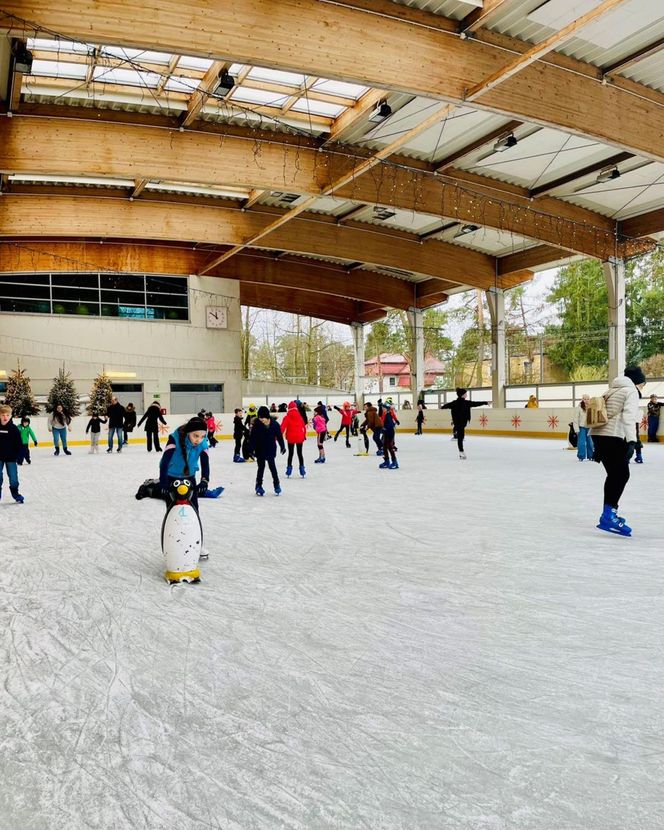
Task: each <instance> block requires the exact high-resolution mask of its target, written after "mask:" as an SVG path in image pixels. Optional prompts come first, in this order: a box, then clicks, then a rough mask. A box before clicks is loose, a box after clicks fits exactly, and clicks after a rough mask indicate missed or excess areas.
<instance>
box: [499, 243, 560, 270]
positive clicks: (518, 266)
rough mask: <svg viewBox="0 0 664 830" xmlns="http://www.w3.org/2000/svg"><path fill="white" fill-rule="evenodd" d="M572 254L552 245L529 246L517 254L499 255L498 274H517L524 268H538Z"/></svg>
mask: <svg viewBox="0 0 664 830" xmlns="http://www.w3.org/2000/svg"><path fill="white" fill-rule="evenodd" d="M569 256H572V255H571V254H570V252H569V251H566V250H565V249H564V248H554V247H553V246H551V245H538V246H537V247H535V248H527V249H526V250H525V251H519V252H518V253H515V254H507V255H506V256H502V257H498V274H499V276H501V277H505V276H508V275H509V274H515V273H518V272H520V271H523V270H524V269H530V268H536V267H537V266H538V265H547V264H548V263H550V262H558V261H559V260H561V259H566V258H567V257H569Z"/></svg>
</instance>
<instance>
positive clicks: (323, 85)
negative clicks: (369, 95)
mask: <svg viewBox="0 0 664 830" xmlns="http://www.w3.org/2000/svg"><path fill="white" fill-rule="evenodd" d="M312 89H315V90H316V91H317V92H329V93H330V95H340V96H341V97H342V98H352V99H353V100H354V101H357V99H358V98H361V97H362V96H363V95H364V93H365V92H368V91H369V87H368V86H359V84H347V83H345V82H344V81H328V80H326V79H325V78H321V79H320V80H319V81H316V83H315V84H314V85H313V87H312Z"/></svg>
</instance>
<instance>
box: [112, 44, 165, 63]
mask: <svg viewBox="0 0 664 830" xmlns="http://www.w3.org/2000/svg"><path fill="white" fill-rule="evenodd" d="M101 53H102V55H104V56H105V57H111V58H120V60H130V61H134V62H136V63H163V64H164V66H165V65H167V64H168V62H169V61H170V59H171V57H172V55H169V54H167V53H166V52H152V51H150V50H149V49H125V48H124V47H122V46H102V47H101Z"/></svg>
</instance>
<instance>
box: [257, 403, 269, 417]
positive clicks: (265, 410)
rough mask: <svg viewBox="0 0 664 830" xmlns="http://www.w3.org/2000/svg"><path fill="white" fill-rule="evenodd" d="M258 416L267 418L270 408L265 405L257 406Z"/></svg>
mask: <svg viewBox="0 0 664 830" xmlns="http://www.w3.org/2000/svg"><path fill="white" fill-rule="evenodd" d="M258 417H259V418H269V417H270V410H269V409H268V408H267V406H259V407H258Z"/></svg>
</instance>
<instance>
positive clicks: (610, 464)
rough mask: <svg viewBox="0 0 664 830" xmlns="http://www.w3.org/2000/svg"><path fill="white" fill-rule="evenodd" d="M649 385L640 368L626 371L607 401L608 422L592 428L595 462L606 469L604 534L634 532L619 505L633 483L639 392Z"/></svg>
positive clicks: (614, 383) (612, 386)
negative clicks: (631, 459)
mask: <svg viewBox="0 0 664 830" xmlns="http://www.w3.org/2000/svg"><path fill="white" fill-rule="evenodd" d="M645 382H646V378H645V375H644V374H643V372H642V371H641V369H640V367H638V366H629V367H628V368H627V369H625V376H624V377H617V378H614V379H613V380H612V381H611V383H610V384H609V389H608V391H607V392H605V393H604V395H603V397H604V400H605V402H606V414H607V418H608V420H607V422H606V423H605V424H602V426H597V427H592V428H591V435H592V440H593V442H594V445H595V452H594V456H593V460H594V461H597V462H598V463H600V464H602V465H603V466H604V469H605V470H606V480H605V482H604V510H603V512H602V515H601V516H600V519H599V524H598V525H597V527H598V528H600V530H607V531H609V532H610V533H619V534H620V535H622V536H630V535H631V532H632V530H631V528H630V527H629V526H628V525H627V523H626V522H625V519H624V518H622V517H621V516H618V502H619V501H620V498H621V496H622V494H623V492H624V490H625V486H626V485H627V482H628V481H629V452H630V450H631V449H632V448H633V446H635V444H636V442H637V441H638V435H637V432H636V430H637V426H636V425H637V422H638V421H639V420H640V415H641V413H640V410H639V389H641V388H642V387H643V386H644V385H645Z"/></svg>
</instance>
